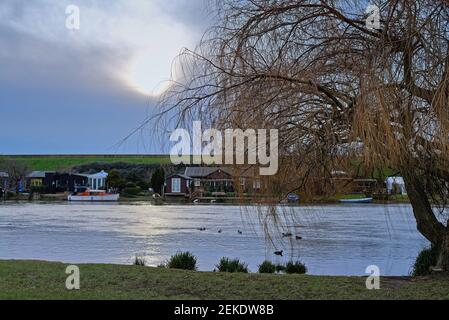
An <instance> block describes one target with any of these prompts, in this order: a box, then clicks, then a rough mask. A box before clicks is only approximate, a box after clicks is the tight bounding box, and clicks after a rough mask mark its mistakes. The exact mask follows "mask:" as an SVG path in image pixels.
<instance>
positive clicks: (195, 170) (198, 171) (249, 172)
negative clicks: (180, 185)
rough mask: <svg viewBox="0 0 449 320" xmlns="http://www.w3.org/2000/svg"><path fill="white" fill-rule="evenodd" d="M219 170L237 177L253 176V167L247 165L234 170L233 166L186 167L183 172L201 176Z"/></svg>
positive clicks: (190, 175) (194, 176)
mask: <svg viewBox="0 0 449 320" xmlns="http://www.w3.org/2000/svg"><path fill="white" fill-rule="evenodd" d="M218 170H221V171H223V172H225V173H227V174H229V175H230V176H239V177H254V176H255V174H254V173H255V171H254V168H253V167H249V168H246V169H241V170H236V169H234V168H228V167H186V170H185V172H184V175H185V176H188V177H191V178H203V177H207V176H208V175H210V174H212V173H214V172H215V171H218Z"/></svg>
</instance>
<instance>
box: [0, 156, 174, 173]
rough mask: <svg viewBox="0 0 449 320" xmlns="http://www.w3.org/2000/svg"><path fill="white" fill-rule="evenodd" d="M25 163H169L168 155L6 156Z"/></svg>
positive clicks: (56, 166) (55, 166)
mask: <svg viewBox="0 0 449 320" xmlns="http://www.w3.org/2000/svg"><path fill="white" fill-rule="evenodd" d="M3 158H4V159H11V160H15V161H18V162H20V163H23V164H25V165H26V166H27V168H28V170H31V171H32V170H50V171H51V170H63V169H69V168H71V167H74V166H80V165H83V164H88V163H94V162H96V163H116V162H126V163H130V164H169V163H171V162H170V156H168V155H18V156H4V157H3Z"/></svg>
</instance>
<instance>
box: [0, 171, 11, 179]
mask: <svg viewBox="0 0 449 320" xmlns="http://www.w3.org/2000/svg"><path fill="white" fill-rule="evenodd" d="M0 178H9V174H7V173H6V172H2V171H0Z"/></svg>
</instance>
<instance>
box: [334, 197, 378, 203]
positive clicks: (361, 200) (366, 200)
mask: <svg viewBox="0 0 449 320" xmlns="http://www.w3.org/2000/svg"><path fill="white" fill-rule="evenodd" d="M339 202H340V203H371V202H373V198H363V199H341V200H339Z"/></svg>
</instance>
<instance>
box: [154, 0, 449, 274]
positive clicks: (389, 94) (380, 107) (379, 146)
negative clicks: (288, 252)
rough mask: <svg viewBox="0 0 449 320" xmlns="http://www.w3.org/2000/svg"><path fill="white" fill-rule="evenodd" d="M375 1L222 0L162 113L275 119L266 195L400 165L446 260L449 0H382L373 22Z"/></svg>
mask: <svg viewBox="0 0 449 320" xmlns="http://www.w3.org/2000/svg"><path fill="white" fill-rule="evenodd" d="M369 4H370V3H368V2H365V1H349V0H348V1H337V0H334V1H324V0H323V1H312V0H282V1H281V0H270V1H266V0H226V1H216V2H215V4H214V6H215V7H216V8H217V14H216V20H215V21H216V25H215V26H214V27H213V28H211V29H210V30H209V31H208V32H207V33H206V34H205V36H204V39H203V41H202V42H201V44H200V45H199V46H198V48H197V49H196V50H195V51H185V52H184V53H183V54H182V55H181V57H180V59H181V65H182V66H183V67H182V70H181V71H179V70H178V79H181V80H180V81H178V82H176V83H175V84H174V85H173V87H172V88H171V89H170V91H169V92H168V93H167V94H166V95H165V96H164V99H163V101H162V103H161V106H162V108H163V110H162V114H165V115H166V114H171V115H174V117H176V118H177V120H178V122H177V123H178V124H180V123H182V121H183V120H184V121H185V120H186V119H201V120H202V121H203V122H206V123H208V124H210V125H212V126H214V127H217V128H222V129H223V128H242V129H245V128H266V129H270V128H273V129H278V130H279V152H280V159H279V163H280V165H279V170H278V173H277V174H276V175H275V176H270V177H263V179H264V180H265V181H264V182H265V183H263V186H265V187H264V190H263V191H264V192H265V193H266V195H267V197H265V199H273V197H268V195H271V196H274V198H279V197H283V196H285V195H286V194H288V193H289V192H292V191H294V190H301V192H303V194H307V195H313V194H319V193H324V194H325V193H328V192H335V188H337V187H338V186H336V185H335V182H334V180H333V179H332V172H333V171H334V170H346V171H348V172H351V171H352V168H353V167H354V163H358V164H359V165H361V166H362V167H363V169H364V170H365V172H370V171H373V170H375V169H376V168H394V169H396V170H397V171H398V172H400V174H401V175H403V177H404V179H405V182H406V188H407V191H408V194H409V197H410V201H411V204H412V207H413V212H414V215H415V218H416V222H417V228H418V230H419V231H420V232H421V233H422V234H423V235H424V236H425V237H426V238H427V239H428V240H429V241H430V242H431V243H432V244H433V245H435V246H436V247H438V248H439V249H440V265H441V266H442V267H443V268H444V269H446V270H449V229H448V227H447V222H446V219H447V217H445V216H444V212H445V207H446V205H447V201H448V186H449V149H448V142H449V141H448V140H449V126H448V125H449V100H448V99H449V3H448V2H447V1H443V0H418V1H406V0H389V1H379V2H378V3H377V6H378V8H379V13H380V26H378V27H379V28H376V29H374V28H372V27H370V26H369V25H367V23H366V20H367V18H369V17H368V14H367V13H366V9H367V7H368V5H369ZM180 75H181V76H180ZM274 211H275V210H274ZM274 211H273V212H274Z"/></svg>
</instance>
